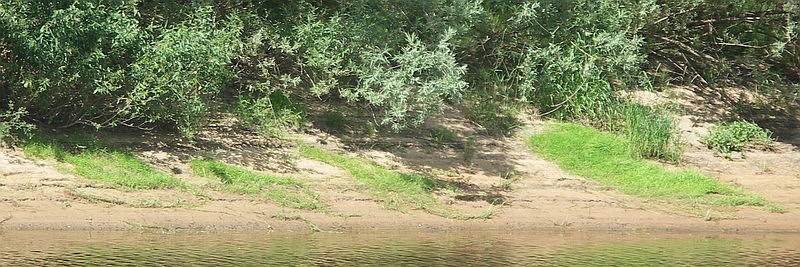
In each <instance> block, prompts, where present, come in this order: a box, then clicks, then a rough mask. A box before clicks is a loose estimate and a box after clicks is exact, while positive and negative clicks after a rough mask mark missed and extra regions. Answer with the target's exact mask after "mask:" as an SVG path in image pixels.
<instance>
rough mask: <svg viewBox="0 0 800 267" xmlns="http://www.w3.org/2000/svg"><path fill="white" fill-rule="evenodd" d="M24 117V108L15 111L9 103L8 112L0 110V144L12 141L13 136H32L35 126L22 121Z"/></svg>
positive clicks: (25, 112)
mask: <svg viewBox="0 0 800 267" xmlns="http://www.w3.org/2000/svg"><path fill="white" fill-rule="evenodd" d="M26 115H27V111H26V110H25V108H20V109H15V108H14V105H13V104H11V103H9V110H7V111H3V110H2V109H0V144H1V143H2V142H3V141H11V140H13V139H14V134H20V135H24V136H28V135H31V134H32V132H33V130H34V129H36V126H34V125H33V124H30V123H26V122H25V121H24V120H23V117H24V116H26Z"/></svg>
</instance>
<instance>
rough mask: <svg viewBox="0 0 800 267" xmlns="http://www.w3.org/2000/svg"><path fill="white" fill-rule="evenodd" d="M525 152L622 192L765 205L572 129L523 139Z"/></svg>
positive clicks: (622, 144)
mask: <svg viewBox="0 0 800 267" xmlns="http://www.w3.org/2000/svg"><path fill="white" fill-rule="evenodd" d="M528 144H529V145H530V147H531V149H532V150H533V151H534V152H536V153H539V154H541V155H542V156H544V157H545V158H546V159H548V160H552V161H555V162H556V163H557V164H558V165H559V166H561V168H563V169H565V170H567V171H569V172H571V173H574V174H576V175H580V176H583V177H586V178H589V179H594V180H597V181H599V182H601V183H603V184H605V185H607V186H610V187H612V188H615V189H617V190H619V191H621V192H623V193H626V194H631V195H636V196H641V197H650V198H666V199H672V200H690V201H691V202H694V203H697V204H705V205H711V206H765V205H768V203H767V201H766V200H764V199H763V198H761V197H758V196H753V195H749V194H746V193H744V192H743V191H742V190H740V189H737V188H734V187H732V186H728V185H723V184H720V183H719V182H717V181H714V180H712V179H709V178H707V177H705V176H703V175H701V174H700V173H697V172H694V171H670V170H666V169H664V168H663V167H662V166H661V165H659V164H657V163H654V162H650V161H647V160H644V159H641V158H639V157H634V156H632V155H631V154H630V153H629V150H628V141H627V140H625V139H623V138H620V137H617V136H614V135H612V134H607V133H602V132H600V131H597V130H595V129H591V128H587V127H583V126H579V125H574V124H556V125H553V126H551V127H550V128H548V129H547V130H545V131H544V132H543V133H541V134H537V135H534V136H531V137H530V138H529V139H528Z"/></svg>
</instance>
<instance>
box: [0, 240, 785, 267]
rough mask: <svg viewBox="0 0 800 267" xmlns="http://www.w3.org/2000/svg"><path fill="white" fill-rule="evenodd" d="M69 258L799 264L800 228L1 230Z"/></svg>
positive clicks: (1, 256) (88, 262)
mask: <svg viewBox="0 0 800 267" xmlns="http://www.w3.org/2000/svg"><path fill="white" fill-rule="evenodd" d="M63 265H72V266H462V267H463V266H586V265H589V266H800V235H798V234H741V235H730V234H701V233H692V234H686V233H684V234H652V233H650V234H648V233H598V232H525V231H523V232H475V231H464V232H421V231H420V232H413V231H398V232H379V231H375V232H365V233H313V234H306V233H270V232H247V233H193V234H186V233H172V234H155V233H130V232H99V233H98V232H47V231H35V232H2V231H0V266H63Z"/></svg>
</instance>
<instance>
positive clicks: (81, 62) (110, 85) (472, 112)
mask: <svg viewBox="0 0 800 267" xmlns="http://www.w3.org/2000/svg"><path fill="white" fill-rule="evenodd" d="M798 21H800V2H798V1H797V0H776V1H754V0H744V1H730V0H658V1H656V0H650V1H629V0H602V1H579V0H574V1H562V0H540V1H498V0H484V1H469V0H382V1H378V0H348V1H343V0H338V1H337V0H321V1H302V0H297V1H249V0H228V1H213V0H198V1H178V0H170V1H121V0H108V1H101V0H79V1H52V0H46V1H31V0H3V1H2V2H0V58H2V61H0V137H7V136H8V133H10V132H26V131H29V130H30V127H29V124H28V123H34V124H43V125H48V126H49V127H55V128H69V127H73V126H77V125H88V126H92V127H97V128H104V127H116V126H129V127H139V128H153V127H167V128H172V129H175V130H178V131H180V132H181V133H182V134H184V135H187V136H191V135H192V134H193V133H195V132H196V131H197V130H199V129H201V128H202V127H203V126H204V124H205V121H206V119H207V118H208V116H209V115H210V114H213V113H215V112H218V111H226V112H231V113H234V114H238V115H239V116H240V117H242V118H243V121H246V122H248V123H251V124H254V125H255V126H256V127H258V128H259V129H260V130H262V131H264V132H267V133H269V132H270V130H269V129H270V128H274V127H278V126H281V125H287V124H288V125H291V124H296V123H297V122H298V120H299V119H298V118H297V117H298V116H302V115H300V113H298V112H296V110H295V109H294V107H293V106H292V105H288V104H285V103H287V102H288V103H291V99H294V98H297V97H302V96H325V97H319V98H316V99H319V100H317V101H320V102H324V103H321V104H331V105H337V104H338V103H341V101H342V100H347V101H350V102H352V103H358V104H363V105H369V106H371V107H372V109H371V110H373V111H374V112H375V113H377V114H376V117H377V118H378V121H379V122H380V123H381V124H382V125H384V126H386V127H392V128H394V129H395V130H400V129H402V128H404V127H407V126H409V125H415V124H418V123H420V122H421V121H422V120H424V119H425V118H426V117H428V116H429V115H431V114H434V113H436V112H438V111H440V110H441V108H442V107H443V106H444V105H447V104H452V103H462V105H463V106H464V107H465V109H466V111H467V114H468V116H469V117H470V118H471V119H473V120H475V121H476V122H477V123H479V124H481V125H484V126H486V127H488V128H491V129H492V130H494V129H500V131H498V132H499V133H503V132H504V130H508V129H513V127H514V123H513V120H509V118H510V117H513V115H514V112H515V111H516V110H521V109H520V107H534V108H535V109H536V110H539V112H540V114H542V115H550V116H556V117H558V118H564V119H570V120H578V121H582V122H587V123H589V124H592V125H593V126H596V127H601V128H605V129H609V130H618V131H620V132H621V133H626V132H627V133H629V134H633V135H635V136H632V137H630V139H631V140H637V139H641V138H645V139H647V138H649V137H648V136H654V138H658V140H656V141H652V140H650V141H647V142H645V143H644V144H643V145H640V146H637V147H641V151H640V153H641V154H642V155H644V156H654V157H664V158H670V157H674V156H673V155H674V154H675V153H674V151H675V150H674V148H671V145H670V142H671V141H670V137H669V136H668V135H669V134H670V131H672V130H670V129H671V128H670V127H671V126H670V125H672V124H673V123H672V122H671V121H670V120H669V118H668V117H666V116H665V115H664V114H662V113H661V112H658V111H647V110H644V109H643V108H640V107H630V104H629V103H628V102H627V101H626V100H625V99H624V98H621V97H620V94H619V92H621V91H625V90H632V89H636V90H642V89H644V90H649V89H652V88H653V87H654V85H664V84H668V83H698V84H702V85H707V86H714V85H719V84H730V83H734V84H738V85H743V86H745V87H746V88H758V89H759V90H762V91H764V90H766V91H767V92H768V93H774V94H783V95H785V96H789V98H788V101H790V102H797V100H798V94H799V92H800V85H799V82H800V42H798V41H797V37H798V36H797V35H798V24H797V22H798ZM276 99H282V101H278V102H277V103H276V101H274V100H276ZM311 99H314V98H311ZM285 100H289V101H285ZM462 100H463V101H462ZM282 103H283V104H282ZM630 116H638V117H634V118H630ZM637 123H645V124H648V123H655V124H657V125H659V126H658V127H655V128H656V129H662V128H664V129H666V130H664V131H666V133H667V135H666V137H665V135H664V134H663V132H662V133H661V134H651V133H646V132H645V133H642V132H641V131H642V130H649V129H648V128H646V127H638V128H637V126H636V125H634V124H637Z"/></svg>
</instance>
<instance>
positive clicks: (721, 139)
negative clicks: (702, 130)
mask: <svg viewBox="0 0 800 267" xmlns="http://www.w3.org/2000/svg"><path fill="white" fill-rule="evenodd" d="M710 131H711V133H710V134H709V135H708V136H706V137H704V138H703V139H702V142H703V143H705V144H706V145H708V147H709V148H712V149H714V151H715V152H720V153H723V154H724V155H725V156H726V157H729V156H730V154H731V152H733V151H739V152H742V149H743V148H744V147H745V146H748V145H758V146H767V145H769V144H770V143H772V141H773V139H772V132H771V131H770V130H768V129H764V128H761V127H760V126H758V124H755V123H752V122H748V121H734V122H731V123H721V124H719V125H715V126H712V127H711V129H710ZM742 156H744V153H743V152H742Z"/></svg>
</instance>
